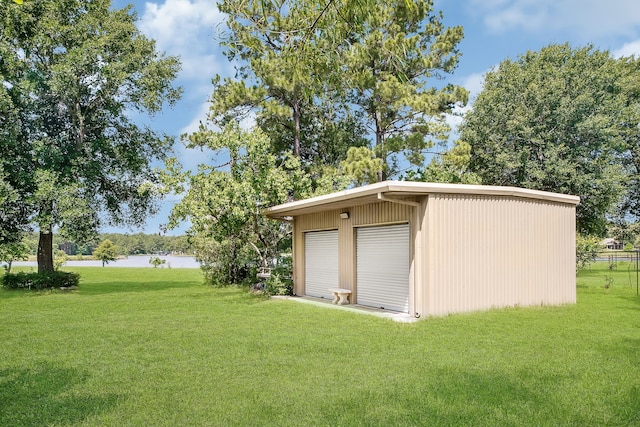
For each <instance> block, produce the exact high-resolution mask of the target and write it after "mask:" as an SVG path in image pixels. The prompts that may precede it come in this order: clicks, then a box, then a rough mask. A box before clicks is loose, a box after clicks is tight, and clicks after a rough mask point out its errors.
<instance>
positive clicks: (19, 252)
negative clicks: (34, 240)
mask: <svg viewBox="0 0 640 427" xmlns="http://www.w3.org/2000/svg"><path fill="white" fill-rule="evenodd" d="M28 250H29V248H28V247H27V245H25V244H24V243H23V242H17V243H5V244H0V262H4V263H6V266H5V268H6V272H7V273H11V265H12V264H13V261H18V260H26V259H27V258H28Z"/></svg>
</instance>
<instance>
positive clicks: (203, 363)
mask: <svg viewBox="0 0 640 427" xmlns="http://www.w3.org/2000/svg"><path fill="white" fill-rule="evenodd" d="M74 271H78V272H79V273H80V274H81V277H82V285H81V288H80V289H78V290H77V291H73V292H60V291H53V292H40V293H36V292H33V293H29V292H18V291H5V290H0V426H46V425H57V426H75V425H89V426H234V425H238V426H266V425H276V426H287V425H292V426H352V425H353V426H402V425H435V426H442V425H452V426H458V425H473V426H497V425H500V426H510V425H514V426H515V425H536V426H546V425H553V426H562V425H576V426H578V425H579V426H585V425H587V426H588V425H593V426H596V425H598V426H599V425H616V426H624V425H629V426H631V425H640V297H638V296H636V291H635V273H634V275H633V277H632V278H633V286H630V285H629V278H630V277H631V276H630V275H629V274H628V271H627V270H626V267H621V266H619V267H618V270H617V271H614V272H610V271H609V270H608V269H607V267H606V266H600V265H599V266H595V267H594V268H593V269H592V270H591V271H586V272H583V273H580V275H579V278H578V303H577V304H576V305H570V306H563V307H534V308H513V309H506V310H494V311H489V312H483V313H474V314H463V315H452V316H448V317H442V318H432V319H426V320H424V321H421V322H418V323H414V324H400V323H394V322H393V321H390V320H387V319H381V318H377V317H372V316H368V315H360V314H354V313H351V312H347V311H341V310H334V309H331V308H324V307H317V306H312V305H308V304H300V303H296V302H293V301H284V300H275V299H272V300H266V299H263V298H258V297H254V296H250V295H248V294H247V293H246V292H245V291H243V290H240V289H235V288H230V289H215V288H211V287H208V286H206V285H203V284H202V277H201V275H200V272H199V271H198V270H184V269H120V268H77V269H74ZM605 274H607V275H610V276H611V279H612V280H613V282H612V283H611V287H610V288H609V289H605V288H604V285H605V282H606V281H605V279H604V275H605Z"/></svg>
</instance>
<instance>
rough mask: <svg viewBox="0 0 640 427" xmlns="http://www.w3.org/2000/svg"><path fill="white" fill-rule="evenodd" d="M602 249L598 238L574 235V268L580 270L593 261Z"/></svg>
mask: <svg viewBox="0 0 640 427" xmlns="http://www.w3.org/2000/svg"><path fill="white" fill-rule="evenodd" d="M603 249H604V247H603V245H602V243H601V242H600V238H598V237H596V236H588V235H587V236H585V235H581V234H578V235H577V236H576V269H577V270H582V269H584V268H586V267H588V266H589V264H591V263H593V262H594V261H595V260H596V258H597V257H598V254H600V252H601V251H602V250H603Z"/></svg>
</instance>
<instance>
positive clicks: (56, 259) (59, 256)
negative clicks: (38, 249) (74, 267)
mask: <svg viewBox="0 0 640 427" xmlns="http://www.w3.org/2000/svg"><path fill="white" fill-rule="evenodd" d="M67 261H69V256H68V255H67V254H66V253H65V252H64V251H63V250H60V249H58V250H56V251H55V252H54V254H53V270H54V271H58V270H60V267H62V266H63V265H64V263H65V262H67Z"/></svg>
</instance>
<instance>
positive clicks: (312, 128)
mask: <svg viewBox="0 0 640 427" xmlns="http://www.w3.org/2000/svg"><path fill="white" fill-rule="evenodd" d="M327 6H328V5H326V4H322V3H318V2H315V1H309V0H295V1H289V0H276V1H274V2H267V3H265V2H263V1H255V0H249V1H242V0H224V1H222V2H220V3H219V5H218V7H219V9H220V11H221V12H222V13H225V14H226V15H227V21H226V23H227V27H228V29H229V31H228V32H226V33H223V34H221V38H220V44H221V45H222V46H223V48H224V53H225V55H226V56H227V58H228V59H229V61H230V62H231V63H232V64H233V65H234V67H235V69H236V78H235V79H230V78H226V79H224V80H222V79H221V78H220V77H219V76H216V78H215V79H214V80H213V83H214V92H213V95H212V98H211V101H212V106H211V114H210V120H212V122H213V123H214V124H216V125H217V126H219V127H224V126H225V125H226V124H227V123H229V122H230V121H241V120H243V119H244V118H245V117H247V116H248V115H249V114H250V113H251V114H254V115H255V118H256V122H257V124H258V126H259V127H260V128H261V129H262V130H263V131H264V132H265V133H266V134H268V135H269V138H270V139H271V144H272V149H273V150H274V151H275V152H277V153H284V152H289V153H293V155H294V156H296V157H299V158H301V159H302V161H303V162H302V166H304V167H305V168H306V167H308V166H310V165H311V164H326V165H333V166H337V164H338V162H339V160H341V159H342V158H343V157H344V155H345V153H346V150H347V148H348V147H350V146H359V145H363V144H365V143H366V140H365V139H364V138H363V137H362V135H363V133H364V132H363V129H362V126H361V125H360V123H359V118H358V116H357V114H354V113H352V112H349V111H345V110H344V108H342V107H341V106H340V104H339V103H338V101H337V100H336V99H335V93H334V92H335V89H334V88H332V87H331V86H330V81H331V80H332V79H333V78H334V77H335V76H336V75H337V74H336V72H335V71H336V70H337V68H338V64H337V62H336V55H334V54H333V52H335V51H336V50H337V48H336V43H337V41H336V40H335V39H332V38H331V37H329V36H327V35H326V30H327V25H331V23H332V21H331V20H327V19H319V18H320V17H322V15H323V12H326V11H327V10H328V9H330V8H328V7H327ZM331 10H332V9H331Z"/></svg>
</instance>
